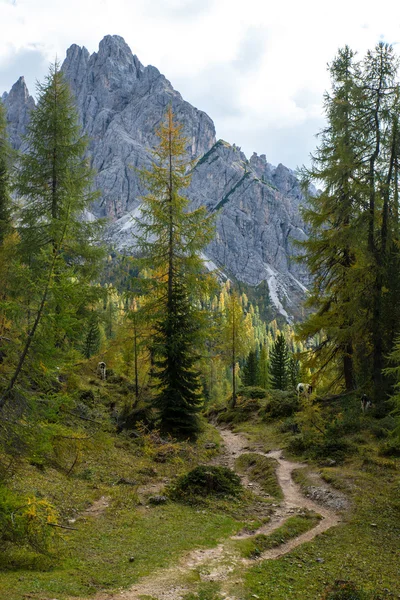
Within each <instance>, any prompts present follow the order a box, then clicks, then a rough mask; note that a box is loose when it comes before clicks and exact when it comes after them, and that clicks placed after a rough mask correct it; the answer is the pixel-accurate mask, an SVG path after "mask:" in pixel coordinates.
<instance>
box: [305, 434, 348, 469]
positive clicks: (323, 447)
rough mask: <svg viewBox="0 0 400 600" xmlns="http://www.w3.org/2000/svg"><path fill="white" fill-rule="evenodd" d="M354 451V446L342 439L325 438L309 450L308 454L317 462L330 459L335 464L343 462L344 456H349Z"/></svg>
mask: <svg viewBox="0 0 400 600" xmlns="http://www.w3.org/2000/svg"><path fill="white" fill-rule="evenodd" d="M354 451H355V446H353V445H352V444H351V443H350V442H348V441H347V440H345V439H344V438H340V437H337V438H334V437H331V436H327V437H325V438H323V439H322V440H321V442H320V443H319V444H317V445H315V447H314V448H312V449H309V452H308V454H309V455H310V456H311V457H312V458H316V459H317V460H321V459H325V458H332V459H334V460H335V461H336V462H338V463H340V462H343V461H344V460H345V458H346V456H350V455H351V454H353V453H354Z"/></svg>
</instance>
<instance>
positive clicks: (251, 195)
mask: <svg viewBox="0 0 400 600" xmlns="http://www.w3.org/2000/svg"><path fill="white" fill-rule="evenodd" d="M188 195H189V197H190V198H191V199H192V201H193V204H194V205H195V206H199V205H201V204H204V205H205V206H207V208H208V209H209V210H210V211H212V212H214V211H218V218H217V231H216V236H215V239H214V240H213V241H212V242H211V244H210V245H209V247H208V248H207V249H206V254H207V255H208V256H210V257H211V258H212V259H213V260H214V261H215V262H216V264H217V265H219V266H222V265H223V268H225V269H226V270H227V272H228V273H232V274H233V275H234V276H235V277H236V278H237V279H239V280H241V281H244V282H246V283H249V284H250V285H254V286H256V285H258V284H259V283H260V282H261V281H263V280H267V281H268V285H269V291H270V295H271V298H272V300H273V302H274V304H275V305H276V307H277V308H278V310H279V312H280V313H281V314H282V315H284V316H286V317H288V316H289V315H293V314H296V313H297V309H298V308H299V304H300V302H301V299H302V297H303V296H304V293H305V291H306V290H305V287H304V283H307V280H308V278H307V273H306V272H305V270H304V268H303V267H301V266H300V265H299V264H298V263H297V262H295V261H294V260H293V257H294V256H295V255H296V254H297V253H298V249H297V248H296V246H295V240H304V239H306V237H307V236H306V233H305V232H304V224H303V222H302V219H301V217H300V213H299V207H300V204H301V202H304V198H303V196H302V194H301V190H300V185H299V182H298V180H297V179H296V177H295V176H294V175H293V173H292V172H291V171H290V170H289V169H287V168H286V167H284V166H283V165H279V166H278V167H276V168H275V167H273V166H272V165H270V164H269V163H267V161H266V158H265V156H264V155H262V156H260V157H258V156H257V155H256V154H253V156H252V158H251V159H250V161H249V160H247V158H246V156H245V155H244V154H243V153H242V152H241V151H240V149H239V148H237V147H236V146H230V145H229V144H227V143H226V142H224V141H222V140H219V141H218V142H217V143H216V144H215V145H214V146H213V147H212V148H211V149H210V150H209V152H208V153H207V154H206V155H205V156H203V157H202V159H201V160H200V161H199V162H198V163H197V166H196V168H195V169H194V173H193V178H192V183H191V186H190V188H189V192H188ZM302 282H303V283H302Z"/></svg>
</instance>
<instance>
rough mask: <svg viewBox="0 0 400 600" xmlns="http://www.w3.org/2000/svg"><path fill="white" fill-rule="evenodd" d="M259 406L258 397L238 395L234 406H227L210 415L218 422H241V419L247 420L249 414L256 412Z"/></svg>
mask: <svg viewBox="0 0 400 600" xmlns="http://www.w3.org/2000/svg"><path fill="white" fill-rule="evenodd" d="M260 408H261V406H260V401H259V400H258V398H246V397H244V396H238V398H237V402H236V406H235V407H234V408H231V407H227V408H226V410H220V411H218V412H215V413H214V414H213V415H210V416H213V417H214V418H216V420H217V422H218V423H242V422H243V421H247V420H248V419H249V417H250V416H251V414H253V413H254V414H255V413H258V411H259V410H260Z"/></svg>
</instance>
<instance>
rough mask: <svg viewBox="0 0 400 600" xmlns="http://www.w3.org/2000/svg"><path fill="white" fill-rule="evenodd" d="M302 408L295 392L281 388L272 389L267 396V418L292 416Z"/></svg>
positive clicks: (265, 411) (265, 414)
mask: <svg viewBox="0 0 400 600" xmlns="http://www.w3.org/2000/svg"><path fill="white" fill-rule="evenodd" d="M299 409H300V402H299V399H298V398H297V396H296V395H295V394H293V392H283V391H281V390H270V391H269V392H268V396H267V404H266V406H265V409H264V414H263V416H264V418H265V419H278V418H280V417H291V416H292V415H293V414H294V413H295V412H297V411H298V410H299Z"/></svg>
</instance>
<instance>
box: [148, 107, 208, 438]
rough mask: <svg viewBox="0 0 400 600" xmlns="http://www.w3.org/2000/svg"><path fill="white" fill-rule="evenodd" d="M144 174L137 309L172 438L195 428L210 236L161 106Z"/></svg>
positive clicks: (157, 402)
mask: <svg viewBox="0 0 400 600" xmlns="http://www.w3.org/2000/svg"><path fill="white" fill-rule="evenodd" d="M157 135H158V138H159V140H160V141H159V145H158V147H157V148H156V149H155V151H154V153H153V154H154V162H153V165H152V169H151V170H146V171H142V173H141V175H142V178H143V181H144V183H145V186H146V188H147V189H148V191H149V193H148V195H146V196H145V197H144V198H143V204H142V208H141V212H142V215H141V219H140V221H138V227H139V235H138V236H137V246H138V248H139V250H140V252H141V255H142V258H141V259H140V260H139V263H140V265H141V266H142V268H143V269H145V270H146V272H147V273H149V275H150V280H151V288H152V293H151V295H150V298H149V300H148V302H147V304H146V306H145V307H144V310H145V311H146V313H147V316H148V322H149V326H151V327H152V328H153V331H154V335H153V339H152V342H151V344H150V352H151V356H152V369H151V378H152V386H153V389H154V390H155V392H156V393H155V396H154V398H153V401H152V404H153V406H154V407H155V408H156V409H157V410H158V414H159V423H160V428H161V429H162V430H164V431H167V432H170V433H173V434H174V435H177V436H191V435H194V434H196V432H197V431H198V429H199V418H198V413H199V411H200V409H201V406H202V393H201V385H200V379H199V372H198V370H197V368H196V363H197V361H198V358H199V347H200V344H201V341H202V331H203V329H204V325H203V322H204V321H203V318H202V313H201V311H200V308H199V306H200V304H199V302H198V300H199V297H200V295H201V293H202V291H203V290H204V289H205V287H207V285H208V283H207V281H208V276H207V275H206V274H205V273H204V270H205V269H204V265H203V261H202V259H201V255H200V253H201V250H202V248H203V247H204V246H205V245H206V244H207V243H208V242H209V241H210V240H211V238H212V235H213V229H214V226H213V220H212V219H211V218H210V217H209V216H207V214H206V210H205V208H204V207H201V208H199V209H197V210H194V211H189V210H188V204H189V201H188V199H187V198H185V197H184V196H182V195H181V194H180V191H181V190H182V188H185V187H187V186H188V185H189V182H190V176H189V175H188V172H189V169H190V167H191V165H192V163H191V161H189V160H188V158H187V153H186V148H187V146H188V141H187V140H186V138H185V137H184V136H183V134H182V125H180V124H178V123H176V121H175V119H174V115H173V113H172V109H171V108H169V109H168V111H167V115H166V120H165V122H164V123H163V124H162V125H161V126H160V128H159V130H158V132H157Z"/></svg>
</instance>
